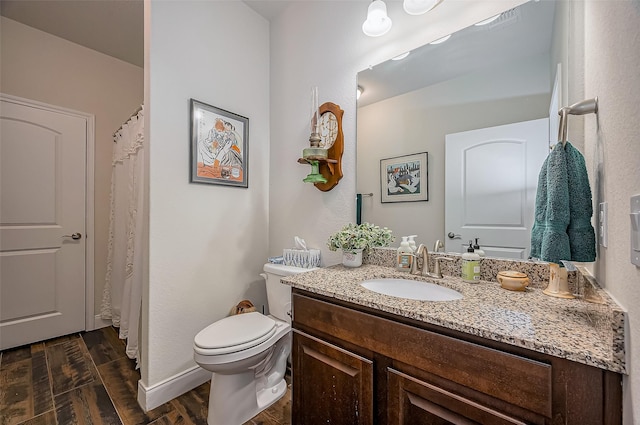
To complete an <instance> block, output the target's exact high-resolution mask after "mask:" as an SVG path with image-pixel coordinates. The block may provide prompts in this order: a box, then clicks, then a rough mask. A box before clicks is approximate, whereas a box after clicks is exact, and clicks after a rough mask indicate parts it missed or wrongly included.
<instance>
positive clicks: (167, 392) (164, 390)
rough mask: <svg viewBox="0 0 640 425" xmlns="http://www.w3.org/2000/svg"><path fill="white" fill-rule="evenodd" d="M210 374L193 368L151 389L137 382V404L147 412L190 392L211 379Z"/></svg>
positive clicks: (195, 367)
mask: <svg viewBox="0 0 640 425" xmlns="http://www.w3.org/2000/svg"><path fill="white" fill-rule="evenodd" d="M211 375H212V374H211V372H208V371H206V370H204V369H202V368H201V367H199V366H194V367H192V368H191V369H187V370H186V371H184V372H181V373H179V374H177V375H174V376H172V377H170V378H167V379H165V380H164V381H161V382H159V383H157V384H156V385H154V386H152V387H146V386H145V385H144V384H143V383H142V380H139V381H138V404H139V405H140V407H142V410H144V411H145V412H148V411H149V410H153V409H155V408H156V407H158V406H161V405H163V404H164V403H166V402H168V401H170V400H173V399H174V398H176V397H178V396H180V395H182V394H184V393H186V392H187V391H191V390H192V389H194V388H196V387H197V386H199V385H202V384H204V383H205V382H207V381H208V380H210V379H211Z"/></svg>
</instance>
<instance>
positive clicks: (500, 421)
mask: <svg viewBox="0 0 640 425" xmlns="http://www.w3.org/2000/svg"><path fill="white" fill-rule="evenodd" d="M387 373H388V392H387V396H388V401H387V403H388V424H389V425H401V424H402V425H448V424H456V425H472V424H487V425H514V424H525V423H528V422H524V421H522V420H519V419H516V418H513V417H510V416H508V415H506V414H504V413H501V412H498V411H496V410H494V409H491V408H489V407H487V406H483V405H481V404H479V403H477V402H475V401H473V400H469V399H466V398H464V397H462V396H460V395H457V394H454V393H451V392H450V391H447V390H445V389H443V388H440V387H438V386H436V385H433V384H430V383H428V382H423V381H420V380H418V379H416V378H414V377H411V376H409V375H406V374H404V373H402V372H398V371H397V370H394V369H391V368H389V369H388V370H387ZM541 421H543V422H544V419H542V418H541Z"/></svg>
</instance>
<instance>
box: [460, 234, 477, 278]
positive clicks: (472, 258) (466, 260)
mask: <svg viewBox="0 0 640 425" xmlns="http://www.w3.org/2000/svg"><path fill="white" fill-rule="evenodd" d="M462 280H463V281H465V282H468V283H478V281H479V280H480V256H479V255H478V254H477V253H476V252H475V250H474V249H473V242H472V241H469V248H467V252H465V253H464V254H462Z"/></svg>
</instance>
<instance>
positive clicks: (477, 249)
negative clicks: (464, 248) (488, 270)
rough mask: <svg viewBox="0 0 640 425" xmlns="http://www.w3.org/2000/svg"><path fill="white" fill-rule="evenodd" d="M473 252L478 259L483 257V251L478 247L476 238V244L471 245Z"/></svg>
mask: <svg viewBox="0 0 640 425" xmlns="http://www.w3.org/2000/svg"><path fill="white" fill-rule="evenodd" d="M473 252H475V253H476V254H478V255H479V256H480V257H484V251H483V250H482V249H481V248H480V245H478V238H476V243H475V244H474V245H473Z"/></svg>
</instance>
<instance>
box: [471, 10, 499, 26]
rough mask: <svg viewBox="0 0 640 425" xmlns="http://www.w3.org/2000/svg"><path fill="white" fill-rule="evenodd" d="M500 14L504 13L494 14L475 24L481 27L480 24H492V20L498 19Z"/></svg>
mask: <svg viewBox="0 0 640 425" xmlns="http://www.w3.org/2000/svg"><path fill="white" fill-rule="evenodd" d="M500 15H502V13H498V14H497V15H495V16H492V17H490V18H488V19H485V20H484V21H480V22H478V23H477V24H474V25H475V26H476V27H480V26H482V25H487V24H490V23H491V22H493V21H495V20H496V19H498V18H499V17H500Z"/></svg>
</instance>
